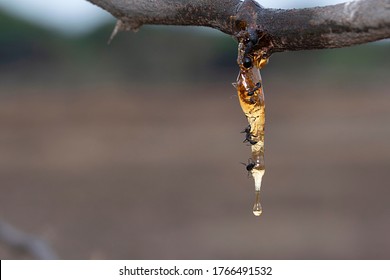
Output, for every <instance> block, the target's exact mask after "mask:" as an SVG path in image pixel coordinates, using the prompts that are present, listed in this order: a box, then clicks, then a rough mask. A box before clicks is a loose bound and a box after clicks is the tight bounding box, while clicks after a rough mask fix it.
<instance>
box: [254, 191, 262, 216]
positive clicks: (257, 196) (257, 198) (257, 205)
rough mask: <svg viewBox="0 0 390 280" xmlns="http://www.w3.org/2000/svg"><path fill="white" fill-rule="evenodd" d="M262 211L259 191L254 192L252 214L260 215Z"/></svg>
mask: <svg viewBox="0 0 390 280" xmlns="http://www.w3.org/2000/svg"><path fill="white" fill-rule="evenodd" d="M262 212H263V208H262V207H261V203H260V191H256V192H255V204H254V205H253V215H255V216H257V217H258V216H260V215H261V213H262Z"/></svg>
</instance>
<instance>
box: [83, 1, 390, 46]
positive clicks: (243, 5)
mask: <svg viewBox="0 0 390 280" xmlns="http://www.w3.org/2000/svg"><path fill="white" fill-rule="evenodd" d="M88 1H89V2H91V3H94V4H96V5H98V6H100V7H102V8H103V9H105V10H107V11H108V12H110V13H111V14H112V15H113V16H114V17H116V18H117V19H118V20H119V21H118V23H119V24H118V25H117V27H116V30H115V32H116V31H118V30H120V29H122V30H137V29H138V28H139V27H141V26H142V25H143V24H162V25H193V26H209V27H212V28H215V29H218V30H220V31H222V32H224V33H226V34H229V35H232V36H234V37H236V38H239V37H240V36H242V32H240V31H242V29H245V28H246V29H252V31H255V32H256V33H257V34H260V35H261V37H262V38H263V40H260V41H261V44H262V46H261V47H262V48H264V49H265V50H267V51H268V52H269V53H272V52H283V51H294V50H308V49H327V48H340V47H346V46H351V45H356V44H362V43H366V42H372V41H377V40H380V39H385V38H390V0H356V1H352V2H348V3H343V4H338V5H332V6H325V7H315V8H306V9H288V10H283V9H266V8H263V7H262V6H260V5H259V4H257V3H256V2H254V1H253V0H245V1H243V2H241V1H239V0H153V1H145V0H88Z"/></svg>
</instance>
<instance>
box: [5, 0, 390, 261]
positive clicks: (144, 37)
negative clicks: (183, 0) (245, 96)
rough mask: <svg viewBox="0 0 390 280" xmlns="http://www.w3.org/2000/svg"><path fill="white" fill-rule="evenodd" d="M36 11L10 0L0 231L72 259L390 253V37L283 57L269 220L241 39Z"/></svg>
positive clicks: (275, 90)
mask: <svg viewBox="0 0 390 280" xmlns="http://www.w3.org/2000/svg"><path fill="white" fill-rule="evenodd" d="M30 2H31V3H29V1H21V0H19V1H10V0H9V1H7V0H6V1H2V2H0V221H2V222H6V223H7V224H9V225H11V226H12V227H14V228H15V229H17V230H18V231H21V232H24V233H26V234H28V235H29V236H30V235H31V236H34V237H36V238H40V239H41V240H44V241H45V242H47V244H49V246H50V247H51V248H52V250H53V251H54V252H55V254H56V255H57V257H58V258H61V259H389V258H390V238H389V232H390V218H389V217H390V203H389V202H390V188H389V186H390V177H389V174H390V125H389V123H390V106H389V104H390V90H389V88H390V75H389V73H390V59H389V51H390V44H389V42H388V41H387V42H384V41H382V42H377V43H371V44H365V45H362V46H357V47H351V48H345V49H339V50H321V51H303V52H294V53H279V54H274V55H273V56H272V57H271V59H270V63H269V64H268V66H267V67H266V68H265V69H264V70H263V71H262V76H263V84H264V88H265V94H266V106H267V127H266V168H267V172H266V175H265V178H264V182H263V188H262V205H263V215H262V216H261V217H260V218H256V217H254V216H253V214H252V205H253V201H254V186H253V181H252V180H251V179H249V178H248V176H247V172H246V170H245V167H244V166H243V165H242V164H241V162H247V160H248V158H249V157H250V148H249V147H248V146H246V145H245V144H243V143H242V141H243V135H242V134H240V133H239V132H240V131H241V130H242V129H243V128H244V127H245V126H246V125H247V123H246V119H245V117H244V115H243V113H242V112H241V109H240V106H239V103H238V100H237V97H236V93H235V90H234V88H233V87H232V86H231V83H232V82H234V81H235V79H236V76H237V73H238V67H237V65H236V55H237V54H236V48H237V45H236V42H235V41H234V40H233V39H232V38H231V37H229V36H227V35H225V34H222V33H220V32H217V31H213V30H210V29H207V28H194V27H161V26H158V27H150V26H144V27H142V28H141V30H140V31H139V32H138V33H131V32H122V33H120V34H118V36H117V37H116V38H115V39H114V40H113V42H112V43H111V45H107V40H108V38H109V36H110V34H111V31H112V29H113V27H114V20H113V18H112V17H111V16H110V15H109V14H107V13H106V12H104V11H103V10H101V9H100V8H98V7H96V6H93V5H92V4H90V3H88V2H86V1H83V0H72V1H65V2H67V3H69V5H68V6H66V7H65V6H63V7H62V6H61V5H65V4H60V3H58V2H56V3H55V4H54V2H53V4H52V3H51V2H50V1H49V2H48V1H45V2H44V4H42V3H43V2H42V3H41V1H34V3H32V1H30ZM336 2H342V1H318V2H315V5H325V4H334V3H336ZM262 3H263V4H264V6H267V7H275V8H288V7H300V6H302V2H299V3H298V2H294V1H278V2H275V1H273V2H272V4H273V5H274V6H272V4H270V3H271V1H268V2H265V1H264V2H262ZM311 4H313V1H312V2H311ZM275 5H277V6H275ZM16 247H17V246H16ZM16 247H15V246H11V245H10V243H9V242H6V241H5V240H4V239H3V241H2V242H1V241H0V258H1V259H32V258H36V257H37V256H34V255H32V254H30V253H28V252H25V251H23V250H20V249H19V250H18V249H17V248H16Z"/></svg>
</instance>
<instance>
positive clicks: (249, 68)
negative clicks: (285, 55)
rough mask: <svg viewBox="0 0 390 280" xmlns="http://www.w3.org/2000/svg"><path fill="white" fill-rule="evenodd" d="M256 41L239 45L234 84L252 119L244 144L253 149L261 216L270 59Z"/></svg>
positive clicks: (255, 210)
mask: <svg viewBox="0 0 390 280" xmlns="http://www.w3.org/2000/svg"><path fill="white" fill-rule="evenodd" d="M252 41H253V39H250V38H249V37H248V38H244V39H241V41H240V43H239V45H238V58H237V63H238V65H239V67H240V72H239V74H238V77H237V82H236V83H235V84H233V85H234V86H235V87H236V89H237V94H238V98H239V101H240V105H241V108H242V110H243V112H244V114H245V116H246V118H247V120H248V123H249V125H248V127H246V128H245V130H244V131H243V132H244V133H245V139H244V142H248V143H249V144H250V146H251V157H250V159H249V161H248V165H247V166H246V169H247V170H248V172H249V173H250V174H251V176H252V178H253V180H254V181H255V194H256V195H255V205H254V206H253V214H254V215H255V216H260V215H261V213H262V208H261V204H260V189H261V181H262V179H263V175H264V172H265V165H264V126H265V104H264V92H263V85H262V81H261V75H260V71H259V69H261V68H262V67H263V66H264V65H265V64H267V62H268V59H267V58H264V57H265V56H264V54H263V53H262V52H261V51H259V50H257V51H256V50H253V49H252V47H253V42H252Z"/></svg>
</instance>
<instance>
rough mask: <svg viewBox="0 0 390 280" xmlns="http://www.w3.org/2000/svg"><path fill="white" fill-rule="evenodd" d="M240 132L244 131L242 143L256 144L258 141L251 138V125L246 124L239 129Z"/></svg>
mask: <svg viewBox="0 0 390 280" xmlns="http://www.w3.org/2000/svg"><path fill="white" fill-rule="evenodd" d="M241 133H245V139H244V141H243V143H245V142H249V144H251V145H255V144H257V142H258V141H255V140H253V139H252V137H253V136H254V135H253V134H252V133H251V126H250V125H248V126H247V127H246V128H245V129H244V130H243V131H241Z"/></svg>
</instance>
